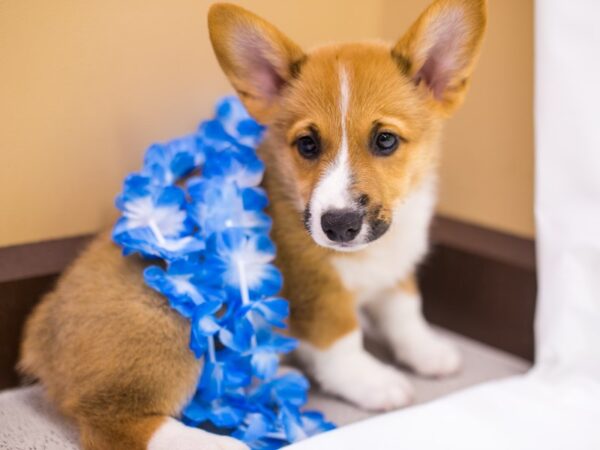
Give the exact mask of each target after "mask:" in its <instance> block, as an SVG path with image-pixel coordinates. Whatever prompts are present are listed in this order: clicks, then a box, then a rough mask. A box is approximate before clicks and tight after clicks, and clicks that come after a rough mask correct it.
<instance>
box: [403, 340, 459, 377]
mask: <svg viewBox="0 0 600 450" xmlns="http://www.w3.org/2000/svg"><path fill="white" fill-rule="evenodd" d="M395 353H396V358H397V359H398V360H399V361H400V362H403V363H405V364H408V365H409V366H410V367H411V368H412V369H413V370H414V371H415V372H417V373H418V374H420V375H424V376H427V377H435V378H438V377H444V376H449V375H453V374H455V373H456V372H458V371H459V370H460V368H461V366H462V357H461V355H460V353H459V351H458V349H457V348H456V347H455V346H454V345H453V344H452V343H451V342H450V341H448V340H447V339H445V338H443V337H441V336H438V335H437V334H435V333H434V332H433V331H430V330H428V332H427V333H421V334H420V336H415V337H413V338H412V339H407V340H404V342H402V345H399V346H398V347H397V348H396V349H395Z"/></svg>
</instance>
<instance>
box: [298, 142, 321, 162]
mask: <svg viewBox="0 0 600 450" xmlns="http://www.w3.org/2000/svg"><path fill="white" fill-rule="evenodd" d="M296 147H298V152H299V153H300V155H301V156H302V157H303V158H306V159H315V158H317V157H318V156H319V153H321V148H320V145H319V141H318V139H317V138H315V137H314V136H302V137H299V138H298V140H297V141H296Z"/></svg>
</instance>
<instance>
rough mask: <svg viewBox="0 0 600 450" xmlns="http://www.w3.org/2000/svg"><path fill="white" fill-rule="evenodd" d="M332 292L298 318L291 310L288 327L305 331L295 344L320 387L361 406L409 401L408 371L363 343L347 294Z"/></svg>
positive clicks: (399, 404)
mask: <svg viewBox="0 0 600 450" xmlns="http://www.w3.org/2000/svg"><path fill="white" fill-rule="evenodd" d="M334 298H335V301H331V299H329V300H330V301H327V300H326V299H321V300H322V301H320V302H318V303H316V304H315V307H314V308H310V310H311V311H312V313H311V314H306V311H304V313H305V314H304V315H303V317H302V319H300V318H298V317H296V318H295V319H296V320H294V315H292V329H296V330H298V329H299V328H300V329H301V330H304V331H305V332H304V333H302V335H301V336H300V337H301V341H300V345H299V348H298V350H297V355H298V357H299V358H300V360H301V361H302V362H303V363H304V364H305V366H306V367H307V369H308V370H309V371H310V373H311V374H312V376H313V377H314V378H315V379H316V380H317V381H318V382H319V384H320V386H321V388H322V389H323V390H324V391H326V392H329V393H331V394H334V395H337V396H340V397H342V398H344V399H346V400H349V401H351V402H353V403H355V404H356V405H358V406H359V407H361V408H364V409H369V410H376V411H381V410H384V411H385V410H392V409H396V408H400V407H402V406H405V405H407V404H409V403H411V401H412V397H413V389H412V386H411V384H410V382H409V381H408V380H407V379H406V377H405V376H404V375H403V374H402V373H401V372H399V371H398V370H397V369H396V368H394V367H391V366H388V365H386V364H384V363H382V362H380V361H379V360H378V359H376V358H375V357H373V356H372V355H371V354H370V353H368V352H367V351H366V350H365V349H364V347H363V341H362V332H361V331H360V328H359V327H358V322H357V319H356V316H355V311H354V305H353V303H354V302H353V299H352V298H351V296H350V295H349V294H346V293H342V292H338V294H337V295H336V296H335V297H334ZM309 319H310V320H309ZM298 323H300V324H301V326H299V324H298ZM294 324H296V326H294Z"/></svg>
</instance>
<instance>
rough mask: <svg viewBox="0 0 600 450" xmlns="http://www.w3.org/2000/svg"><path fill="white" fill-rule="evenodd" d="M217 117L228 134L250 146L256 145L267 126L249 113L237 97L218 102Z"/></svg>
mask: <svg viewBox="0 0 600 450" xmlns="http://www.w3.org/2000/svg"><path fill="white" fill-rule="evenodd" d="M216 113H217V119H218V120H219V122H220V123H221V124H222V125H223V128H224V130H225V131H226V132H227V134H228V135H229V136H231V137H233V138H234V139H235V140H236V142H240V143H241V144H243V145H247V146H248V147H253V148H254V147H256V146H257V145H258V144H259V142H260V141H261V139H262V135H263V133H264V130H265V127H263V126H262V125H260V124H259V123H258V122H256V121H255V120H254V119H252V118H251V117H250V116H249V115H248V112H247V111H246V109H245V108H244V106H243V105H242V103H241V102H240V101H239V99H238V98H237V97H234V96H231V97H225V98H223V99H222V100H221V101H220V102H219V103H218V104H217V110H216Z"/></svg>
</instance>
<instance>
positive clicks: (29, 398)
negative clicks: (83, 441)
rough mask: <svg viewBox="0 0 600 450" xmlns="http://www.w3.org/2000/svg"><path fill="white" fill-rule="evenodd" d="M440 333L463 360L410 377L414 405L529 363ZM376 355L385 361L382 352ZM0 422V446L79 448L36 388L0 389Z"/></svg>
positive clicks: (319, 402) (320, 401) (356, 416)
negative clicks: (437, 373) (445, 372)
mask: <svg viewBox="0 0 600 450" xmlns="http://www.w3.org/2000/svg"><path fill="white" fill-rule="evenodd" d="M443 333H444V334H447V335H448V336H449V337H450V338H451V339H452V340H453V341H455V342H456V344H457V345H458V346H459V348H460V349H461V351H462V353H463V356H464V360H465V363H464V368H463V371H462V372H461V373H460V374H458V375H456V376H454V377H452V378H447V379H443V380H431V379H424V378H418V377H411V378H412V379H413V382H414V384H415V386H416V391H417V403H424V402H427V401H430V400H433V399H435V398H438V397H441V396H443V395H446V394H449V393H451V392H454V391H457V390H460V389H463V388H466V387H468V386H472V385H474V384H478V383H481V382H484V381H489V380H493V379H499V378H504V377H508V376H510V375H515V374H520V373H523V372H525V371H526V370H527V369H528V367H529V364H528V363H527V362H525V361H523V360H521V359H518V358H516V357H514V356H511V355H508V354H506V353H503V352H500V351H498V350H495V349H492V348H490V347H488V346H485V345H483V344H480V343H478V342H475V341H473V340H470V339H467V338H464V337H461V336H458V335H455V334H451V333H449V332H446V331H444V332H443ZM377 353H379V355H378V356H382V357H383V358H384V359H385V352H383V353H382V352H381V351H378V352H377ZM308 408H310V409H318V410H321V411H323V412H324V413H325V414H326V416H327V417H328V418H329V419H330V420H332V421H333V422H335V423H337V424H338V425H344V424H348V423H351V422H356V421H358V420H362V419H366V418H368V417H371V416H372V414H371V413H368V412H365V411H361V410H360V409H357V408H355V407H353V406H351V405H349V404H347V403H344V402H343V401H341V400H338V399H334V398H331V397H328V396H325V395H323V394H321V393H319V392H313V393H312V394H311V398H310V401H309V404H308ZM0 425H1V426H0V449H2V450H4V449H10V450H32V449H36V450H37V449H40V450H41V449H44V450H59V449H64V450H71V449H73V450H76V449H78V448H79V447H78V445H77V433H76V430H75V428H74V427H73V425H72V424H70V423H68V422H67V421H66V420H65V419H64V418H63V417H61V416H60V415H59V414H58V413H57V412H56V410H55V409H54V408H53V407H52V406H51V405H50V404H49V403H48V402H47V401H46V399H45V398H44V394H43V391H42V390H41V388H40V387H39V386H32V387H27V388H21V389H14V390H10V391H4V392H1V393H0Z"/></svg>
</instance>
